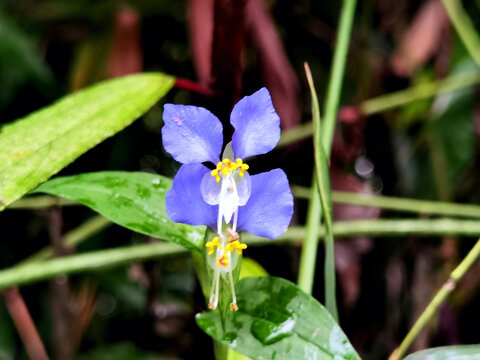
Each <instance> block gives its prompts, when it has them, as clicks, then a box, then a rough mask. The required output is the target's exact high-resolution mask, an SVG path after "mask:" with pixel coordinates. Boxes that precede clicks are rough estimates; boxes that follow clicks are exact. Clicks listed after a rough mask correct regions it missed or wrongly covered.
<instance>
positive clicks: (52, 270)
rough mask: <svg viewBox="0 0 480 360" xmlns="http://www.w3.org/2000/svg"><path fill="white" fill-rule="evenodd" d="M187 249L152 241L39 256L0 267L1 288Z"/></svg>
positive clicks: (176, 252) (167, 254) (173, 253)
mask: <svg viewBox="0 0 480 360" xmlns="http://www.w3.org/2000/svg"><path fill="white" fill-rule="evenodd" d="M185 252H187V249H185V248H183V247H181V246H179V245H175V244H170V243H162V242H158V243H153V244H141V245H133V246H126V247H120V248H116V249H109V250H99V251H94V252H90V253H85V254H79V255H71V256H65V257H61V258H55V259H51V260H40V261H34V262H29V263H26V264H24V265H17V266H14V267H11V268H8V269H5V270H1V271H0V290H3V289H5V288H8V287H10V286H13V285H24V284H29V283H33V282H36V281H39V280H45V279H50V278H53V277H56V276H60V275H68V274H75V273H79V272H84V271H95V270H98V269H103V268H105V267H113V266H119V265H124V264H129V263H131V262H134V261H143V260H148V259H153V258H159V257H164V256H170V255H177V254H181V253H185Z"/></svg>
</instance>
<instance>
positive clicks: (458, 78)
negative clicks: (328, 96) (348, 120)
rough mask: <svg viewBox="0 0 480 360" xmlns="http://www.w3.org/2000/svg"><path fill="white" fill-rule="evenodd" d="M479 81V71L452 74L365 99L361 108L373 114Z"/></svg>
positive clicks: (364, 111)
mask: <svg viewBox="0 0 480 360" xmlns="http://www.w3.org/2000/svg"><path fill="white" fill-rule="evenodd" d="M478 82H480V73H478V72H473V73H468V74H459V75H452V76H449V77H446V78H445V79H443V80H437V81H433V82H430V83H426V84H419V85H416V86H413V87H411V88H408V89H406V90H401V91H397V92H394V93H392V94H386V95H382V96H378V97H376V98H373V99H370V100H365V101H364V102H363V103H362V104H361V105H360V110H361V111H362V112H363V114H364V115H367V116H368V115H373V114H377V113H380V112H382V111H386V110H390V109H392V108H396V107H399V106H402V105H406V104H409V103H411V102H413V101H417V100H422V99H427V98H429V97H432V96H435V95H437V94H441V93H445V92H448V91H454V90H457V89H461V88H463V87H467V86H472V85H475V84H477V83H478Z"/></svg>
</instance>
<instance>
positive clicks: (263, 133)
mask: <svg viewBox="0 0 480 360" xmlns="http://www.w3.org/2000/svg"><path fill="white" fill-rule="evenodd" d="M230 122H231V123H232V125H233V127H234V128H235V133H234V134H233V137H232V148H233V152H234V153H235V157H237V158H241V159H245V158H247V157H249V156H253V155H261V154H265V153H267V152H269V151H270V150H272V149H273V148H274V147H275V145H277V143H278V140H280V118H279V117H278V115H277V113H276V112H275V109H274V107H273V104H272V99H271V98H270V94H269V92H268V90H267V89H266V88H261V89H260V90H258V91H257V92H256V93H255V94H253V95H250V96H245V97H244V98H243V99H242V100H240V101H239V102H238V103H237V104H236V105H235V107H234V108H233V110H232V114H231V115H230Z"/></svg>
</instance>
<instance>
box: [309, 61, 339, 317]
mask: <svg viewBox="0 0 480 360" xmlns="http://www.w3.org/2000/svg"><path fill="white" fill-rule="evenodd" d="M305 74H306V76H307V81H308V85H309V86H310V93H311V98H312V117H313V144H314V146H313V151H314V158H315V166H314V169H315V176H314V177H313V181H314V182H315V183H316V184H317V188H318V189H317V190H318V194H319V195H320V205H321V213H323V219H324V223H325V231H326V234H325V263H324V269H325V281H324V287H325V307H326V308H327V310H328V311H329V312H330V314H331V315H332V316H333V318H334V319H335V320H336V321H338V310H337V300H336V280H335V244H334V239H333V229H332V226H333V225H332V221H333V220H332V199H331V191H332V190H331V188H330V174H329V171H328V159H327V157H326V155H325V151H324V148H323V144H322V141H321V139H320V136H321V121H320V106H319V104H318V97H317V92H316V90H315V85H314V83H313V77H312V73H311V71H310V67H309V66H308V64H307V63H305ZM314 188H315V186H312V190H313V189H314ZM321 216H322V214H319V216H317V219H320V217H321ZM313 220H315V218H314V219H313ZM317 223H318V221H317ZM312 243H313V244H314V247H313V245H312V248H311V249H307V248H305V251H312V252H313V254H316V253H317V247H318V242H317V241H316V240H313V241H312ZM306 244H308V242H306ZM302 255H303V249H302ZM300 264H302V261H300ZM310 265H313V266H314V265H315V260H314V261H313V262H312V263H311V264H310ZM314 274H315V269H314V268H313V269H310V273H308V274H307V275H308V276H309V277H310V278H311V279H310V281H311V282H312V284H311V286H312V285H313V276H314ZM311 291H312V287H310V289H309V293H311Z"/></svg>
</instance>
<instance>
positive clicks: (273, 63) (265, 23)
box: [247, 0, 300, 129]
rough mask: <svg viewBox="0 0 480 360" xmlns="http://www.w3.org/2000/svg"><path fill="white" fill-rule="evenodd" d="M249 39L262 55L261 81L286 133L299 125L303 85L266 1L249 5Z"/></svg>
mask: <svg viewBox="0 0 480 360" xmlns="http://www.w3.org/2000/svg"><path fill="white" fill-rule="evenodd" d="M247 14H248V19H249V21H250V27H249V35H250V38H251V40H252V43H253V46H254V47H255V50H256V52H257V53H258V55H259V59H260V66H261V68H262V77H263V81H264V83H265V85H266V86H267V88H268V90H269V91H270V94H271V95H272V101H273V105H274V106H275V109H276V110H277V113H278V115H279V116H280V120H281V124H282V127H283V128H284V129H288V128H291V127H293V126H295V125H297V124H299V123H300V112H299V106H298V95H299V90H300V85H299V83H298V79H297V76H296V75H295V72H294V71H293V69H292V67H291V66H290V63H289V61H288V58H287V56H286V54H285V51H284V49H283V46H282V43H281V41H280V38H279V36H278V34H277V32H276V30H275V25H274V23H273V20H272V17H271V16H270V14H269V13H268V11H267V10H266V9H265V5H264V2H263V0H250V1H249V2H248V4H247Z"/></svg>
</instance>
